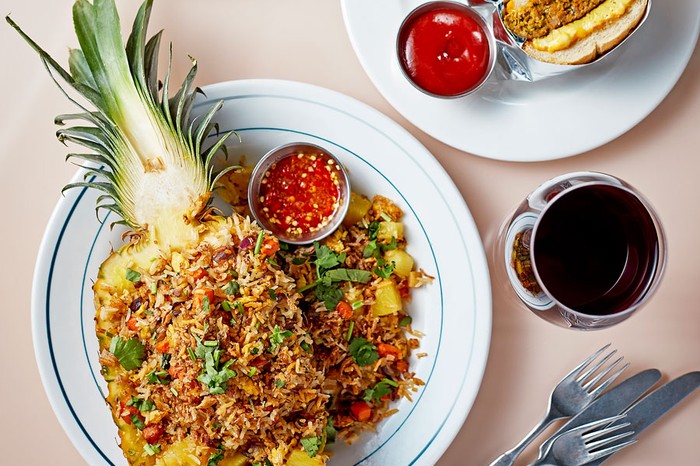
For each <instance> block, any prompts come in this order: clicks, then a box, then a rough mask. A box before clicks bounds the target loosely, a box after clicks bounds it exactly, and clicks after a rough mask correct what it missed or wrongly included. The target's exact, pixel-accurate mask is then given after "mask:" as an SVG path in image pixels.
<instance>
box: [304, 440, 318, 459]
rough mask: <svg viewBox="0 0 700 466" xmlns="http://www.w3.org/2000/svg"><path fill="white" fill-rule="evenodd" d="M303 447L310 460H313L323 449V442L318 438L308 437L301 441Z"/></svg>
mask: <svg viewBox="0 0 700 466" xmlns="http://www.w3.org/2000/svg"><path fill="white" fill-rule="evenodd" d="M301 446H302V447H304V450H305V451H306V454H307V455H309V458H313V457H314V456H316V454H317V453H318V450H319V449H320V448H321V440H320V439H319V438H318V437H307V438H303V439H301Z"/></svg>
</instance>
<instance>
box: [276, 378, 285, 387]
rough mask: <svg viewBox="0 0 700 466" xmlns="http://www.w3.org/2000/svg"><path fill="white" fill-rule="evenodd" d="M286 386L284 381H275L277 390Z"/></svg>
mask: <svg viewBox="0 0 700 466" xmlns="http://www.w3.org/2000/svg"><path fill="white" fill-rule="evenodd" d="M284 384H285V382H284V380H280V379H277V380H275V387H277V388H282V387H284Z"/></svg>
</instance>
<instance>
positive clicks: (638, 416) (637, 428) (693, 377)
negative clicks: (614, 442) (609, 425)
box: [590, 371, 700, 466]
mask: <svg viewBox="0 0 700 466" xmlns="http://www.w3.org/2000/svg"><path fill="white" fill-rule="evenodd" d="M698 387H700V372H697V371H696V372H689V373H687V374H685V375H682V376H680V377H678V378H677V379H674V380H672V381H670V382H668V383H667V384H666V385H663V386H661V387H660V388H657V389H656V390H654V391H653V392H651V393H650V394H649V395H647V396H645V397H644V398H642V399H641V400H640V401H638V402H637V403H636V404H634V405H633V406H632V407H631V408H629V409H628V410H627V411H626V412H625V420H624V422H625V423H629V424H630V429H632V430H634V432H635V437H636V436H638V435H639V434H640V433H641V432H642V431H643V430H645V429H646V428H647V427H649V426H650V425H652V424H653V423H654V422H656V421H657V420H658V419H659V418H661V417H662V416H663V415H664V414H666V413H667V412H669V411H670V410H671V409H672V408H673V407H674V406H676V405H677V404H678V403H679V402H681V401H682V400H683V399H685V398H686V397H687V396H688V395H690V394H691V393H693V392H694V391H695V390H696V389H697V388H698ZM618 422H619V421H618ZM609 457H610V455H607V456H604V457H601V458H600V459H598V460H594V461H592V462H591V463H590V466H598V465H600V464H601V463H603V462H604V461H606V460H607V459H608V458H609Z"/></svg>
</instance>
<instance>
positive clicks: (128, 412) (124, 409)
mask: <svg viewBox="0 0 700 466" xmlns="http://www.w3.org/2000/svg"><path fill="white" fill-rule="evenodd" d="M134 414H136V415H137V416H139V417H141V413H140V412H139V410H138V408H136V407H135V406H127V405H126V404H125V403H124V402H122V403H121V411H120V412H119V417H121V418H122V420H123V421H124V422H126V423H127V424H131V416H133V415H134Z"/></svg>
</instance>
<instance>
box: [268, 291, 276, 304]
mask: <svg viewBox="0 0 700 466" xmlns="http://www.w3.org/2000/svg"><path fill="white" fill-rule="evenodd" d="M267 293H268V294H269V295H270V299H271V300H273V301H277V292H276V291H275V290H273V289H272V288H270V289H269V290H267Z"/></svg>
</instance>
